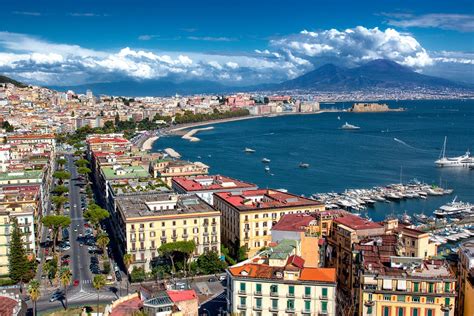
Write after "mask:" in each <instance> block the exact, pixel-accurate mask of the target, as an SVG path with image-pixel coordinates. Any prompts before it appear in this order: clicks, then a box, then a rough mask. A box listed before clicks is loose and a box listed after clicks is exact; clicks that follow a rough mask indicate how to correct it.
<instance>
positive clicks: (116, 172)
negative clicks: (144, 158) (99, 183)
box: [101, 165, 151, 180]
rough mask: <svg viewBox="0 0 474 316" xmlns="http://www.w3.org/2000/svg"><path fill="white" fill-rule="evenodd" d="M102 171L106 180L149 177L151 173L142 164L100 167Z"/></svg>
mask: <svg viewBox="0 0 474 316" xmlns="http://www.w3.org/2000/svg"><path fill="white" fill-rule="evenodd" d="M101 170H102V173H103V174H104V176H105V179H106V180H113V179H131V178H149V177H151V175H150V174H149V173H148V171H147V170H145V168H143V167H142V166H119V165H115V166H112V167H102V168H101Z"/></svg>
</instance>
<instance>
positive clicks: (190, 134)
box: [181, 126, 214, 142]
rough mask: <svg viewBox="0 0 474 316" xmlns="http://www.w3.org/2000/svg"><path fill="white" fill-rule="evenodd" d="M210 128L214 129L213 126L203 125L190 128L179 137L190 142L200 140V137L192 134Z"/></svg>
mask: <svg viewBox="0 0 474 316" xmlns="http://www.w3.org/2000/svg"><path fill="white" fill-rule="evenodd" d="M211 129H214V126H209V127H203V128H195V129H192V130H190V131H189V132H187V133H186V134H184V135H183V137H181V138H182V139H186V140H189V141H190V142H198V141H200V139H199V138H197V137H195V136H194V135H195V134H196V133H198V132H201V131H208V130H211Z"/></svg>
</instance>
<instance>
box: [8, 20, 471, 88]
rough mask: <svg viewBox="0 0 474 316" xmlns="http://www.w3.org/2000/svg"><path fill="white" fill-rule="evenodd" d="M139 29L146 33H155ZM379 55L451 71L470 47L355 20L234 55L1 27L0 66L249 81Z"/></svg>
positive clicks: (31, 74)
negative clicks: (427, 45)
mask: <svg viewBox="0 0 474 316" xmlns="http://www.w3.org/2000/svg"><path fill="white" fill-rule="evenodd" d="M142 36H143V37H142V40H146V39H148V38H150V37H151V36H154V35H142ZM379 58H387V59H391V60H394V61H396V62H399V63H401V64H403V65H406V66H409V67H413V68H415V69H417V70H420V71H422V72H424V71H426V73H430V74H434V73H436V71H439V69H441V68H440V66H439V65H442V66H443V69H446V68H449V69H450V73H451V74H452V76H454V75H455V72H456V71H460V69H461V68H462V67H463V65H472V64H473V60H474V58H473V54H469V53H461V52H428V51H426V50H425V49H424V48H423V47H422V46H421V44H420V43H418V41H417V40H416V39H415V38H414V37H412V36H411V35H408V34H404V33H400V32H398V31H396V30H394V29H391V28H388V29H386V30H380V29H378V28H373V29H369V28H365V27H361V26H359V27H355V28H352V29H346V30H335V29H331V30H322V31H308V30H303V31H301V32H300V33H298V34H291V35H288V36H283V37H280V38H276V39H273V40H271V41H270V42H269V45H268V47H266V48H262V49H259V50H255V51H254V52H249V53H239V54H234V55H232V54H218V53H213V54H211V53H197V52H166V51H158V50H149V49H147V50H144V49H136V48H132V47H125V48H122V49H118V50H115V51H113V50H111V51H100V50H93V49H88V48H84V47H81V46H78V45H70V44H59V43H52V42H49V41H46V40H43V39H41V38H38V37H33V36H29V35H25V34H17V33H8V32H0V73H4V74H6V75H9V76H12V77H14V78H17V79H22V78H23V79H25V80H28V82H31V83H36V84H50V85H75V84H83V83H87V82H89V83H92V82H105V81H117V80H127V79H130V78H132V79H136V80H142V79H161V78H165V79H167V80H174V81H183V80H193V79H199V80H211V81H221V82H223V83H228V84H231V85H235V84H236V83H237V84H242V85H251V84H257V83H267V82H281V81H284V80H288V79H291V78H295V77H297V76H299V75H302V74H304V73H306V72H307V71H309V70H312V69H314V68H315V67H318V66H320V65H322V64H324V63H327V62H336V63H338V64H343V65H345V66H357V65H360V64H363V63H365V62H367V61H370V60H374V59H379ZM448 65H449V67H448ZM452 65H455V66H452ZM451 66H452V67H451Z"/></svg>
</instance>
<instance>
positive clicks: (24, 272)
mask: <svg viewBox="0 0 474 316" xmlns="http://www.w3.org/2000/svg"><path fill="white" fill-rule="evenodd" d="M22 236H23V233H22V232H21V230H20V227H18V223H17V222H16V219H15V220H13V229H12V232H11V236H10V251H9V256H8V271H9V274H10V279H12V280H14V281H15V282H25V281H27V280H29V279H31V277H32V275H31V274H32V273H31V272H32V271H31V264H30V261H29V260H28V258H27V256H26V248H25V245H24V243H23V240H22Z"/></svg>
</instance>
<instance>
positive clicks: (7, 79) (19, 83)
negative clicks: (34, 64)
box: [0, 75, 26, 88]
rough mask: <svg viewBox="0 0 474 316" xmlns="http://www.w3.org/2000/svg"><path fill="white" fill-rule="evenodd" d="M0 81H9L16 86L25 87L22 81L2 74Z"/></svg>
mask: <svg viewBox="0 0 474 316" xmlns="http://www.w3.org/2000/svg"><path fill="white" fill-rule="evenodd" d="M0 83H11V84H14V85H15V86H17V87H22V88H24V87H26V85H25V84H24V83H21V82H19V81H16V80H15V79H12V78H9V77H6V76H2V75H0Z"/></svg>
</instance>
